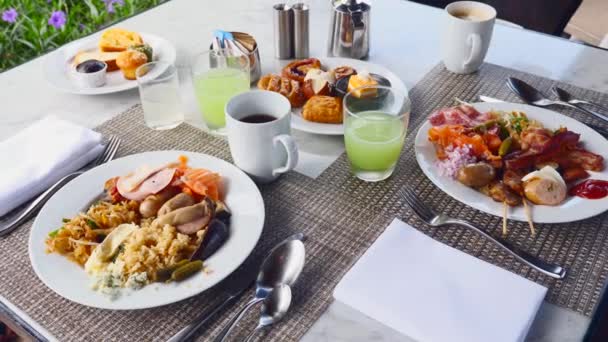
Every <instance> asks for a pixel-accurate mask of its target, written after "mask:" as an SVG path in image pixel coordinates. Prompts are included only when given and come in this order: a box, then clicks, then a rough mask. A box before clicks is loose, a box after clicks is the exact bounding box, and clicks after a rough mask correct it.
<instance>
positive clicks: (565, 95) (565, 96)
mask: <svg viewBox="0 0 608 342" xmlns="http://www.w3.org/2000/svg"><path fill="white" fill-rule="evenodd" d="M551 92H552V93H553V94H555V96H557V98H559V99H560V101H564V102H568V103H569V104H571V105H573V106H577V107H579V106H578V105H580V104H586V105H591V106H595V107H597V108H599V109H601V110H603V111H606V112H608V108H606V107H604V106H602V105H601V104H599V103H595V102H589V101H585V100H578V99H575V98H574V97H572V94H570V93H569V92H567V91H566V90H564V89H562V88H560V87H558V86H553V87H551Z"/></svg>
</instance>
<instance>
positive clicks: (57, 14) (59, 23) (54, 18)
mask: <svg viewBox="0 0 608 342" xmlns="http://www.w3.org/2000/svg"><path fill="white" fill-rule="evenodd" d="M65 21H66V18H65V13H64V12H63V11H53V13H51V17H50V18H49V25H51V26H54V27H55V28H56V29H59V28H62V27H63V25H65Z"/></svg>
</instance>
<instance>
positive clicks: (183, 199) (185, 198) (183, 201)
mask: <svg viewBox="0 0 608 342" xmlns="http://www.w3.org/2000/svg"><path fill="white" fill-rule="evenodd" d="M194 203H196V202H195V201H194V198H193V197H192V196H190V195H188V194H185V193H183V192H181V193H179V194H177V195H175V196H173V197H172V198H171V199H170V200H168V201H166V202H164V204H163V205H162V207H160V209H159V210H158V216H163V215H165V214H168V213H170V212H172V211H173V210H175V209H179V208H183V207H189V206H191V205H194Z"/></svg>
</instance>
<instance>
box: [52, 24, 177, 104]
mask: <svg viewBox="0 0 608 342" xmlns="http://www.w3.org/2000/svg"><path fill="white" fill-rule="evenodd" d="M101 34H102V32H100V33H97V34H95V35H93V36H91V37H87V38H83V39H81V40H77V41H75V42H72V43H70V44H68V45H66V46H64V47H62V48H61V49H58V50H56V51H53V52H51V53H50V54H49V55H48V56H46V57H45V61H44V74H45V76H46V79H47V81H48V82H49V83H50V84H51V85H52V86H54V87H55V88H57V89H60V90H62V91H65V92H68V93H73V94H81V95H99V94H110V93H117V92H120V91H125V90H129V89H133V88H135V87H137V81H136V80H127V79H126V78H124V77H123V76H122V72H121V71H120V70H116V71H112V72H109V73H107V80H106V84H105V85H103V86H101V87H97V88H83V87H78V86H77V85H76V84H75V83H74V82H73V81H72V79H71V77H70V68H71V67H72V61H73V59H74V56H75V55H76V54H77V53H78V52H80V51H83V50H97V43H98V42H99V37H100V36H101ZM140 35H141V37H142V39H143V40H144V43H147V44H150V46H151V47H152V50H153V54H154V61H163V62H167V63H170V64H173V63H174V62H175V58H176V52H175V47H173V45H171V43H169V41H167V40H165V39H164V38H161V37H159V36H155V35H153V34H148V33H140Z"/></svg>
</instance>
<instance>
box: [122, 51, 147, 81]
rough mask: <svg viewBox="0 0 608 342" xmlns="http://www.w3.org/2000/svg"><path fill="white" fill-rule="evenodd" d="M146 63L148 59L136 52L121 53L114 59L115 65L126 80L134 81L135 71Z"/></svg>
mask: <svg viewBox="0 0 608 342" xmlns="http://www.w3.org/2000/svg"><path fill="white" fill-rule="evenodd" d="M146 63H148V57H147V56H146V54H145V53H143V52H141V51H138V50H127V51H123V52H121V53H120V54H119V55H118V58H116V65H118V67H119V68H120V71H122V74H123V76H124V77H125V78H126V79H128V80H134V79H135V78H136V76H135V70H137V68H139V67H140V66H142V65H144V64H146Z"/></svg>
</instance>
